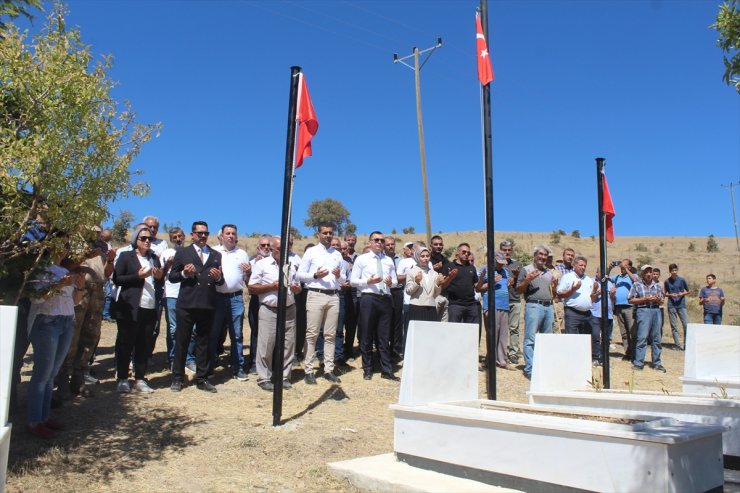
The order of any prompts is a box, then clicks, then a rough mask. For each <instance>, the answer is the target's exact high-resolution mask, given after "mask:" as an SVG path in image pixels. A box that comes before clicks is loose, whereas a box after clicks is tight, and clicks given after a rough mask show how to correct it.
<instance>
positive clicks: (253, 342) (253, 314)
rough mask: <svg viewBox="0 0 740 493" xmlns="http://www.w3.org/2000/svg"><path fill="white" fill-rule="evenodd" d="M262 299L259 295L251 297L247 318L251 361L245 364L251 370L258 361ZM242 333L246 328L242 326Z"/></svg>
mask: <svg viewBox="0 0 740 493" xmlns="http://www.w3.org/2000/svg"><path fill="white" fill-rule="evenodd" d="M259 314H260V300H259V297H258V296H250V297H249V308H247V320H249V327H250V329H251V331H250V335H249V362H248V364H245V365H244V366H246V367H247V371H249V370H250V369H251V368H252V367H253V366H254V365H255V361H257V334H259V321H260V315H259ZM242 334H244V329H243V328H242Z"/></svg>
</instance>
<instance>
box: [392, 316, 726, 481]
mask: <svg viewBox="0 0 740 493" xmlns="http://www.w3.org/2000/svg"><path fill="white" fill-rule="evenodd" d="M590 347H591V346H590V337H589V336H578V335H573V336H570V335H555V336H549V335H538V339H537V344H536V345H535V348H536V352H535V365H534V374H533V379H532V385H533V387H536V386H538V387H546V386H548V385H559V386H570V385H571V383H570V382H569V381H568V379H571V380H573V381H577V382H578V385H580V386H581V387H586V386H588V383H587V382H588V381H589V380H590V379H591V350H590ZM477 348H478V328H477V326H475V325H469V324H466V325H461V324H448V323H421V324H420V323H418V322H415V323H413V325H411V326H410V327H409V335H408V339H407V345H406V351H405V356H406V358H405V361H404V371H403V374H402V377H401V378H402V382H401V395H400V397H399V403H398V404H395V405H391V409H392V410H393V413H394V452H395V453H396V456H397V457H398V458H399V459H400V460H402V461H404V462H407V463H409V464H411V465H414V466H416V467H422V468H427V469H431V470H435V471H438V472H443V473H446V474H452V475H457V476H461V477H468V478H472V479H476V480H479V481H484V482H486V483H488V484H494V485H498V486H504V487H510V488H515V489H521V490H525V491H552V490H553V488H555V489H558V488H556V486H557V487H560V488H562V487H565V488H575V489H581V490H591V491H626V492H630V491H634V492H642V491H671V492H681V491H686V492H688V491H707V490H711V489H713V488H717V487H721V485H722V481H723V471H722V438H721V433H722V430H723V428H722V427H721V426H716V425H715V426H710V425H700V424H695V423H680V422H677V421H675V420H673V419H662V418H657V419H656V418H651V417H646V416H641V415H637V414H635V413H620V414H619V415H618V416H616V418H617V420H616V421H617V422H603V421H601V420H600V419H594V418H595V417H596V415H598V414H599V413H591V414H592V415H591V416H590V417H588V418H587V417H585V415H588V414H590V413H587V412H578V413H571V412H569V411H560V410H558V411H557V412H554V411H553V410H552V409H547V408H545V409H537V408H536V407H535V406H531V405H530V406H528V405H522V404H512V403H506V402H500V401H483V400H477V399H476V398H475V397H473V398H470V397H466V396H470V395H473V396H475V395H477V388H478V387H477V381H478V371H477V354H478V351H477ZM537 358H539V360H538V359H537ZM565 361H567V362H565ZM552 366H557V368H558V372H560V373H564V374H565V375H562V376H558V375H549V374H548V373H550V372H548V369H550V368H551V367H552ZM553 373H557V372H553ZM581 387H579V388H581ZM541 411H544V412H541ZM625 419H629V420H632V421H630V422H624V420H625ZM584 463H588V464H589V467H588V468H584V467H581V466H580V465H581V464H584Z"/></svg>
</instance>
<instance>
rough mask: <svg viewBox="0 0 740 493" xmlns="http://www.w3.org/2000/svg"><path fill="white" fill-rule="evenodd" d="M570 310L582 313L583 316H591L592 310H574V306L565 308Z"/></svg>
mask: <svg viewBox="0 0 740 493" xmlns="http://www.w3.org/2000/svg"><path fill="white" fill-rule="evenodd" d="M565 308H567V309H568V310H573V311H574V312H576V313H580V314H581V315H586V314H589V315H591V310H579V309H578V308H573V307H572V306H567V305H566V306H565Z"/></svg>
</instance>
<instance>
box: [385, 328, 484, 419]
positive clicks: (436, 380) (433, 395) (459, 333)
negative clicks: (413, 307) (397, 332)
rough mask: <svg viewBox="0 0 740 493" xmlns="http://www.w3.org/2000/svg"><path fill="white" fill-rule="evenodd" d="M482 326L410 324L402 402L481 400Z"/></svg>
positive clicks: (423, 402) (405, 356)
mask: <svg viewBox="0 0 740 493" xmlns="http://www.w3.org/2000/svg"><path fill="white" fill-rule="evenodd" d="M477 347H478V326H477V325H475V324H456V323H440V322H420V321H418V320H412V321H411V322H409V328H408V333H407V335H406V349H405V351H404V361H403V375H402V378H401V392H400V394H399V396H398V403H399V404H404V405H416V404H426V403H427V402H447V401H461V400H470V399H477V398H478V351H477Z"/></svg>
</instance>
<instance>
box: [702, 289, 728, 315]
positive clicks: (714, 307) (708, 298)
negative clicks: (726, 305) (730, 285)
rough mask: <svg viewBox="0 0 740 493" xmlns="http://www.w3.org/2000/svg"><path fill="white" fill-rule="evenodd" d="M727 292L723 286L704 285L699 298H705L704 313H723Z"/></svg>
mask: <svg viewBox="0 0 740 493" xmlns="http://www.w3.org/2000/svg"><path fill="white" fill-rule="evenodd" d="M724 297H725V292H724V291H722V288H708V287H706V286H705V287H703V288H701V291H699V298H704V305H703V306H704V313H709V314H712V315H722V298H724Z"/></svg>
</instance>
